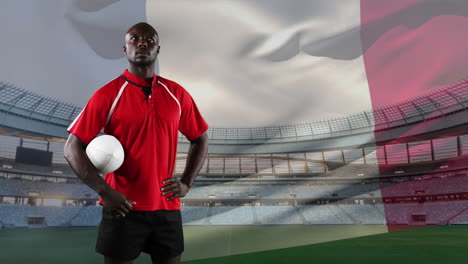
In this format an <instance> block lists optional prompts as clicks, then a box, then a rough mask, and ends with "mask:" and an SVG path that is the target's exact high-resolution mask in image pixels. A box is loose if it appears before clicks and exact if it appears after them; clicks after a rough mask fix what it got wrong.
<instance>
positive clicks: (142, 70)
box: [128, 64, 154, 80]
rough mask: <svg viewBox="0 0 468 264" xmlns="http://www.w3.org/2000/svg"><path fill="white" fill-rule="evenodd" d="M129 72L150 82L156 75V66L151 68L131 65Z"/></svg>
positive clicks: (150, 66)
mask: <svg viewBox="0 0 468 264" xmlns="http://www.w3.org/2000/svg"><path fill="white" fill-rule="evenodd" d="M128 71H129V72H130V73H131V74H133V75H135V76H136V77H138V78H141V79H144V80H149V79H152V78H153V75H154V64H152V65H149V66H135V65H133V64H129V66H128Z"/></svg>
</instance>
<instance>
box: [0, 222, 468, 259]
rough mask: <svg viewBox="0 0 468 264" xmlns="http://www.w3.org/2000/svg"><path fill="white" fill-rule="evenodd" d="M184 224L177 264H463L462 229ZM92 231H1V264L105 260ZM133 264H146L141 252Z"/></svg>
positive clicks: (467, 234) (465, 230)
mask: <svg viewBox="0 0 468 264" xmlns="http://www.w3.org/2000/svg"><path fill="white" fill-rule="evenodd" d="M385 230H386V229H385V227H384V226H373V225H368V226H366V225H314V226H301V225H287V226H186V227H185V228H184V232H185V241H186V243H185V246H186V250H185V253H184V255H183V263H187V264H201V263H203V264H211V263H213V264H214V263H216V264H228V263H229V264H238V263H245V264H249V263H269V264H279V263H284V264H286V263H287V264H289V263H347V264H348V263H373V264H376V263H378V264H382V263H398V264H403V263H424V264H429V263H430V264H432V263H434V264H435V263H468V250H467V248H468V239H467V238H468V226H438V227H424V228H418V229H412V230H406V231H399V232H393V233H386V232H385ZM96 234H97V229H96V228H47V229H11V230H0V263H2V264H10V263H11V264H16V263H19V264H22V263H50V264H55V263H70V264H73V263H103V261H102V259H103V258H102V256H101V255H99V254H97V253H95V252H94V245H95V240H96ZM135 263H136V264H143V263H151V261H150V258H149V256H147V255H146V254H142V255H140V257H139V258H138V259H137V260H136V261H135Z"/></svg>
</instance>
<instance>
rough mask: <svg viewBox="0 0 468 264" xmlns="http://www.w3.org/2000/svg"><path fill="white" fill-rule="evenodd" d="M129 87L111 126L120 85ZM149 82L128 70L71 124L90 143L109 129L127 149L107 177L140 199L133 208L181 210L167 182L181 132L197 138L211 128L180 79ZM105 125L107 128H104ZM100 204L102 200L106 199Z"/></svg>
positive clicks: (111, 183)
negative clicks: (146, 89)
mask: <svg viewBox="0 0 468 264" xmlns="http://www.w3.org/2000/svg"><path fill="white" fill-rule="evenodd" d="M123 85H126V86H125V89H124V91H123V93H122V95H121V97H120V99H119V101H118V103H117V105H116V106H115V110H114V112H113V114H112V116H111V119H110V121H109V122H108V124H107V126H106V125H105V124H106V119H107V115H108V113H109V110H110V109H111V105H112V103H113V102H114V99H115V98H116V96H117V94H118V92H119V90H120V89H121V87H122V86H123ZM147 85H148V83H147V82H146V81H145V80H143V79H140V78H138V77H136V76H134V75H133V74H131V73H130V72H128V71H127V70H125V71H124V72H123V73H122V75H121V76H120V77H117V78H116V79H114V80H113V81H111V82H109V83H108V84H106V85H105V86H104V87H102V88H101V89H99V90H98V91H96V92H95V93H94V94H93V95H92V97H91V98H90V99H89V101H88V103H87V104H86V106H85V107H84V108H83V111H82V112H81V113H80V114H79V115H78V117H77V118H76V119H75V121H73V123H72V124H71V125H70V126H69V127H68V131H69V132H70V133H73V134H75V135H76V136H77V137H79V138H80V139H81V140H82V141H83V142H84V143H85V144H88V143H89V142H90V141H91V140H92V139H93V138H94V137H96V135H98V134H99V132H100V131H101V130H102V129H103V128H104V133H106V134H109V135H113V136H115V137H116V138H117V139H118V140H119V141H120V143H121V144H122V146H123V148H124V151H125V160H124V163H123V164H122V166H121V167H120V168H119V169H118V170H116V171H115V172H113V173H108V174H107V175H106V176H105V180H106V182H107V183H108V184H109V185H110V186H111V187H112V188H114V189H115V190H117V191H119V192H122V193H123V194H124V195H125V196H127V197H128V198H129V199H130V200H133V201H135V202H136V204H135V205H134V206H133V209H134V210H140V211H153V210H160V209H164V210H179V209H180V200H179V199H174V200H171V201H166V198H167V197H169V195H166V196H163V195H162V193H161V191H160V189H161V187H162V186H163V183H162V181H163V180H165V179H168V178H171V177H172V173H173V171H174V163H175V159H176V153H177V141H178V131H180V132H181V133H182V134H183V135H185V136H186V137H187V139H188V140H194V139H196V138H198V137H199V136H201V135H202V134H203V132H205V131H206V130H207V129H208V125H207V124H206V122H205V120H204V119H203V117H202V116H201V114H200V112H199V111H198V108H197V106H196V105H195V102H194V101H193V99H192V97H191V96H190V94H189V93H188V92H187V91H186V90H185V89H184V88H183V87H182V86H180V85H179V84H177V83H175V82H173V81H170V80H168V79H165V78H162V77H160V76H156V75H154V76H153V81H152V84H151V87H153V88H152V89H151V93H150V95H149V96H148V97H146V95H145V94H144V92H143V89H142V86H143V87H144V86H147ZM104 126H105V127H104ZM99 203H101V204H102V203H103V201H102V198H101V199H100V200H99Z"/></svg>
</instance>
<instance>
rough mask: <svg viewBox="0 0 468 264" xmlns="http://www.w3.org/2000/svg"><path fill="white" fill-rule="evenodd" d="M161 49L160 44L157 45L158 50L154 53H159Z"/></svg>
mask: <svg viewBox="0 0 468 264" xmlns="http://www.w3.org/2000/svg"><path fill="white" fill-rule="evenodd" d="M160 49H161V46H158V50H157V51H156V53H158V54H159V50H160Z"/></svg>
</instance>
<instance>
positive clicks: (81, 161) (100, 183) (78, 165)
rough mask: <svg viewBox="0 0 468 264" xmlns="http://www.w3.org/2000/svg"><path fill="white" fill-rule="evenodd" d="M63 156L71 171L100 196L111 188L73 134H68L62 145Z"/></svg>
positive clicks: (81, 143)
mask: <svg viewBox="0 0 468 264" xmlns="http://www.w3.org/2000/svg"><path fill="white" fill-rule="evenodd" d="M64 156H65V159H66V160H67V162H68V164H69V165H70V167H71V169H72V170H73V172H74V173H75V174H76V175H77V176H78V178H80V179H81V180H82V181H83V182H84V183H85V184H86V185H88V186H89V187H90V188H92V189H93V190H95V191H96V192H97V193H98V194H99V195H100V196H102V194H103V193H105V192H106V191H107V190H108V189H109V188H111V187H110V186H109V185H108V184H107V183H106V181H104V179H103V178H102V177H101V176H100V175H99V173H98V171H97V170H96V168H95V167H94V166H93V164H92V163H91V161H89V159H88V157H87V156H86V152H85V151H84V144H83V142H81V140H79V138H78V137H76V136H75V135H72V134H71V135H70V137H69V138H68V140H67V142H66V143H65V147H64Z"/></svg>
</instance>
